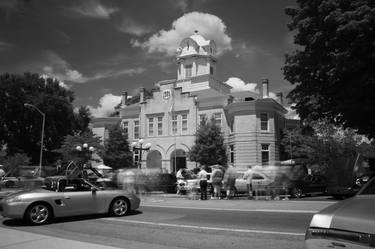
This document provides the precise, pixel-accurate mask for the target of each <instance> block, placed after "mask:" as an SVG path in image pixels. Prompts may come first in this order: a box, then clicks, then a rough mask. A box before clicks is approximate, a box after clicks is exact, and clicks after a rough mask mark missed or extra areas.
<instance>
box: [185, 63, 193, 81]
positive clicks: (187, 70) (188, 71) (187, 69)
mask: <svg viewBox="0 0 375 249" xmlns="http://www.w3.org/2000/svg"><path fill="white" fill-rule="evenodd" d="M192 68H193V65H186V66H185V77H186V78H189V77H191V72H192Z"/></svg>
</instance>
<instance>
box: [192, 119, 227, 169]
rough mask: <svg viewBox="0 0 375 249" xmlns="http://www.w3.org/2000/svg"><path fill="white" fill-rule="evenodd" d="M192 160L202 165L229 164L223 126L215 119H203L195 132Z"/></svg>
mask: <svg viewBox="0 0 375 249" xmlns="http://www.w3.org/2000/svg"><path fill="white" fill-rule="evenodd" d="M189 158H190V160H191V161H195V162H199V163H200V164H201V165H213V164H220V165H223V166H225V165H226V164H227V160H228V158H227V153H226V147H225V145H224V136H223V133H222V131H221V128H220V127H219V126H217V125H216V124H215V122H214V119H211V120H210V122H207V120H203V121H202V122H201V124H200V126H199V129H198V131H197V133H196V134H195V143H194V145H193V147H192V148H191V151H190V152H189Z"/></svg>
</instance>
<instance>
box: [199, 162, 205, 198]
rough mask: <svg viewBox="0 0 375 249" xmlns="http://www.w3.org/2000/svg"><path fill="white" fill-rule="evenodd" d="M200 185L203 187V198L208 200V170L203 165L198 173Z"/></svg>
mask: <svg viewBox="0 0 375 249" xmlns="http://www.w3.org/2000/svg"><path fill="white" fill-rule="evenodd" d="M198 179H199V186H200V189H201V200H207V171H206V170H205V167H202V168H201V170H200V171H199V173H198Z"/></svg>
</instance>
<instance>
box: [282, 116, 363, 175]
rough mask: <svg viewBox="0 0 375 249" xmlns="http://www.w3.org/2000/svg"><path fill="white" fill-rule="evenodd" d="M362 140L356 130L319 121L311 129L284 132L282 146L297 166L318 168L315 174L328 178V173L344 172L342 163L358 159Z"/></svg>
mask: <svg viewBox="0 0 375 249" xmlns="http://www.w3.org/2000/svg"><path fill="white" fill-rule="evenodd" d="M361 140H362V136H359V135H358V134H357V133H356V132H355V131H354V130H353V129H348V128H347V129H344V128H342V127H337V126H334V125H332V124H329V122H328V121H327V120H319V121H316V122H312V123H311V124H310V126H308V127H300V128H296V129H294V130H290V131H285V134H284V136H283V138H282V140H281V145H282V148H283V150H284V151H285V152H286V153H287V154H288V155H289V158H292V159H294V160H297V162H298V163H303V164H306V165H310V166H312V165H315V166H317V167H315V171H316V172H315V173H317V172H318V173H320V174H325V173H326V172H327V170H329V169H331V170H332V169H334V168H336V170H343V165H340V163H342V162H343V161H351V160H352V159H353V158H355V156H356V152H357V151H358V150H359V145H360V144H361ZM352 166H353V165H352Z"/></svg>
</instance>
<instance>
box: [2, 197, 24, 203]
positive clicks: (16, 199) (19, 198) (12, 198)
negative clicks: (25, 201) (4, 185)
mask: <svg viewBox="0 0 375 249" xmlns="http://www.w3.org/2000/svg"><path fill="white" fill-rule="evenodd" d="M20 201H22V198H21V197H20V196H14V197H10V198H7V199H5V202H6V203H12V202H20Z"/></svg>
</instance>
